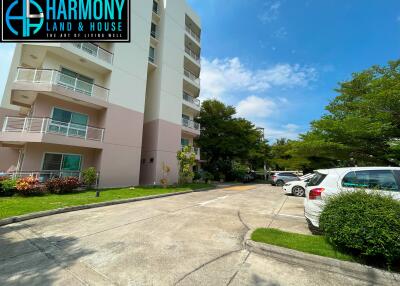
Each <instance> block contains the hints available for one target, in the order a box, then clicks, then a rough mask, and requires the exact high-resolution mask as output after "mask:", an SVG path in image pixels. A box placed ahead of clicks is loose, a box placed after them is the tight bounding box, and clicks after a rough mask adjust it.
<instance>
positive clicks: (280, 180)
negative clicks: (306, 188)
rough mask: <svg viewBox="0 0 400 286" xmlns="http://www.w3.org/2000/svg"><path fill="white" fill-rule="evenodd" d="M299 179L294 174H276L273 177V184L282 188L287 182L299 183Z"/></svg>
mask: <svg viewBox="0 0 400 286" xmlns="http://www.w3.org/2000/svg"><path fill="white" fill-rule="evenodd" d="M299 180H300V179H299V177H298V176H297V175H296V174H295V173H292V172H276V173H273V174H272V176H271V184H272V185H273V186H279V187H282V186H283V185H284V184H286V183H287V182H292V181H299Z"/></svg>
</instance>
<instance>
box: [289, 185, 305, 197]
mask: <svg viewBox="0 0 400 286" xmlns="http://www.w3.org/2000/svg"><path fill="white" fill-rule="evenodd" d="M292 194H293V195H294V196H296V197H304V196H305V194H306V191H305V190H304V188H303V187H300V186H294V187H293V188H292Z"/></svg>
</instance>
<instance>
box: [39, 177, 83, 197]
mask: <svg viewBox="0 0 400 286" xmlns="http://www.w3.org/2000/svg"><path fill="white" fill-rule="evenodd" d="M81 185H82V184H81V182H80V181H79V179H78V178H75V177H65V178H54V179H50V180H48V181H47V182H46V183H45V186H46V189H47V190H48V191H49V192H50V193H55V194H65V193H71V192H72V191H74V190H75V189H77V188H79V187H80V186H81Z"/></svg>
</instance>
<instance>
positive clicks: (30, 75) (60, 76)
mask: <svg viewBox="0 0 400 286" xmlns="http://www.w3.org/2000/svg"><path fill="white" fill-rule="evenodd" d="M15 81H16V82H31V83H35V84H54V85H58V86H62V87H64V88H66V89H69V90H73V91H75V92H78V93H82V94H84V95H87V96H93V97H96V98H98V99H102V100H104V101H108V96H109V90H108V89H107V88H105V87H102V86H99V85H97V84H94V83H89V82H86V81H84V80H81V79H78V78H77V77H72V76H69V75H67V74H64V73H62V72H60V71H58V70H49V69H28V68H18V70H17V75H16V78H15Z"/></svg>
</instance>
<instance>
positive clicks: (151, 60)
mask: <svg viewBox="0 0 400 286" xmlns="http://www.w3.org/2000/svg"><path fill="white" fill-rule="evenodd" d="M155 61H156V59H155V58H154V57H152V56H149V62H151V63H153V64H154V63H155Z"/></svg>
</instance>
